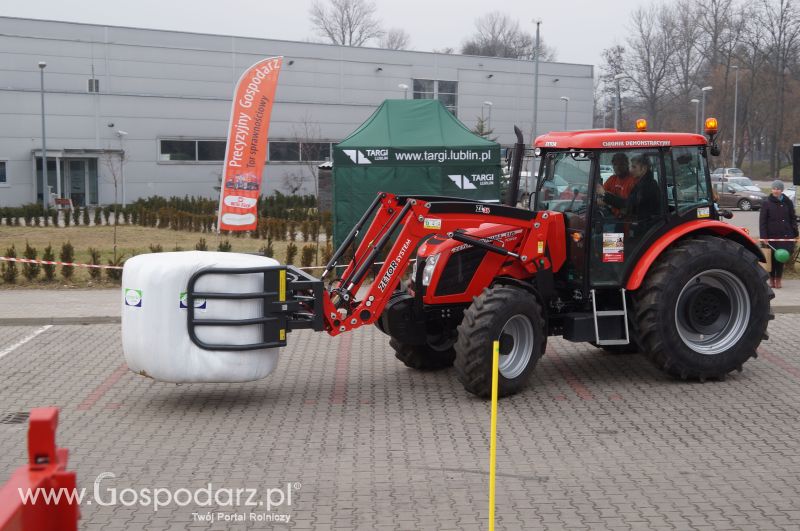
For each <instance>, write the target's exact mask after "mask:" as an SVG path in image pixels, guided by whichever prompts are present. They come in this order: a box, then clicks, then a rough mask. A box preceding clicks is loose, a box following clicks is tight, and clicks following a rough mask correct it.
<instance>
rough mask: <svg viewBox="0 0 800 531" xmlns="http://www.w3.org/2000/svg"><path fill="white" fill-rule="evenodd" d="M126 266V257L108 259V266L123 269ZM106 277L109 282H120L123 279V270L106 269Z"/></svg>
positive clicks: (122, 255)
mask: <svg viewBox="0 0 800 531" xmlns="http://www.w3.org/2000/svg"><path fill="white" fill-rule="evenodd" d="M124 264H125V255H124V254H121V255H119V256H117V259H116V260H114V259H113V258H109V259H108V265H110V266H112V267H122V266H123V265H124ZM106 277H107V278H108V279H109V280H113V281H115V282H116V281H118V280H119V279H121V278H122V269H106Z"/></svg>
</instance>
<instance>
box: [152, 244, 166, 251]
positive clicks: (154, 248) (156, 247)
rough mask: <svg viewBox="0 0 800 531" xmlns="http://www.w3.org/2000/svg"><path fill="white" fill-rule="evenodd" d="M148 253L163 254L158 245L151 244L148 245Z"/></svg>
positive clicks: (161, 248)
mask: <svg viewBox="0 0 800 531" xmlns="http://www.w3.org/2000/svg"><path fill="white" fill-rule="evenodd" d="M150 252H151V253H163V252H164V247H163V246H162V245H161V244H160V243H151V244H150Z"/></svg>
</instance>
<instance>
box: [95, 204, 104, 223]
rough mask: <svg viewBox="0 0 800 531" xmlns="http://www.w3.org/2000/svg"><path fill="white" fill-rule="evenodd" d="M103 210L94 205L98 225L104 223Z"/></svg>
mask: <svg viewBox="0 0 800 531" xmlns="http://www.w3.org/2000/svg"><path fill="white" fill-rule="evenodd" d="M102 214H103V212H102V210H101V209H100V207H94V224H95V226H96V227H99V226H100V225H102V224H103V219H102V218H101V216H102Z"/></svg>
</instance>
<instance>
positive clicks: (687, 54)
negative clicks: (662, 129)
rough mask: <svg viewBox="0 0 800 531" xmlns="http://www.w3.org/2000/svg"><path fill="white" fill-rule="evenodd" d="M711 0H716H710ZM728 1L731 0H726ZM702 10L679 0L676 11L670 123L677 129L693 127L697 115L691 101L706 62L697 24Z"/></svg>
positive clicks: (683, 0)
mask: <svg viewBox="0 0 800 531" xmlns="http://www.w3.org/2000/svg"><path fill="white" fill-rule="evenodd" d="M711 1H712V2H714V1H717V0H711ZM724 1H728V0H724ZM704 9H705V5H703V6H702V7H700V8H699V9H698V8H697V7H695V5H694V4H693V3H692V2H691V1H690V0H679V2H678V3H677V4H676V5H675V10H674V12H673V17H674V25H673V26H672V41H673V45H674V50H673V53H672V56H671V59H670V60H671V65H670V67H671V69H672V72H671V75H672V76H673V78H674V82H673V83H672V85H673V90H674V92H675V97H676V106H675V109H673V111H675V112H672V113H670V114H671V115H672V116H673V120H671V124H670V125H671V126H672V127H673V128H675V129H686V130H689V131H691V130H693V129H694V124H695V117H694V116H693V114H692V112H691V108H690V107H689V100H690V99H691V98H692V97H693V94H694V93H695V92H696V91H697V89H698V87H699V79H700V77H701V75H702V72H701V70H702V68H703V66H704V65H705V61H704V60H705V57H706V56H705V54H704V53H703V46H704V42H703V31H702V29H701V28H700V27H699V26H698V25H697V17H698V16H699V13H698V11H703V10H704Z"/></svg>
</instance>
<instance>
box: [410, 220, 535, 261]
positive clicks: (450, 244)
mask: <svg viewBox="0 0 800 531" xmlns="http://www.w3.org/2000/svg"><path fill="white" fill-rule="evenodd" d="M522 232H523V229H521V228H519V227H512V226H510V225H498V224H497V223H484V224H483V225H481V226H480V227H477V228H474V229H468V230H466V231H465V233H466V234H468V235H469V236H472V237H473V238H478V239H481V240H483V241H487V242H488V241H500V242H502V247H504V248H506V249H508V250H513V249H514V248H515V247H517V246H518V245H519V242H520V240H521V236H522ZM471 247H472V245H470V244H468V243H461V242H457V241H455V240H452V239H450V238H447V237H446V236H444V235H442V234H436V235H434V236H433V237H432V238H429V239H428V240H427V241H426V242H425V243H424V244H422V245H421V246H420V248H419V251H418V253H417V255H418V256H419V257H420V258H424V257H426V256H430V255H432V254H437V253H438V254H445V253H447V254H454V253H458V252H461V251H464V250H465V249H469V248H471Z"/></svg>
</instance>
